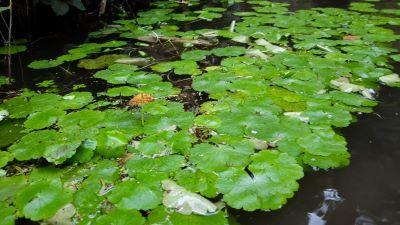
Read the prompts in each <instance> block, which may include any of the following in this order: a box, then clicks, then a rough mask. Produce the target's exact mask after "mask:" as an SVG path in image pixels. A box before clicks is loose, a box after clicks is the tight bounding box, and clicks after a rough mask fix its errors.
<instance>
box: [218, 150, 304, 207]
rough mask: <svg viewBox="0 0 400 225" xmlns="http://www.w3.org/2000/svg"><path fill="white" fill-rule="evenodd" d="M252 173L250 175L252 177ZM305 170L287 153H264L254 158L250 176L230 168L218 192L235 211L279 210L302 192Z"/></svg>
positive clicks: (223, 174) (221, 176) (224, 175)
mask: <svg viewBox="0 0 400 225" xmlns="http://www.w3.org/2000/svg"><path fill="white" fill-rule="evenodd" d="M249 173H250V174H249ZM302 177H303V169H302V167H301V166H299V165H298V164H297V162H296V160H295V159H294V158H292V157H290V156H288V155H287V154H286V153H279V152H277V151H262V152H259V153H257V154H255V155H254V156H252V163H251V164H250V165H249V172H246V171H244V170H242V169H239V168H230V169H228V170H226V171H224V172H222V173H221V174H220V177H219V178H218V181H217V185H216V186H217V189H218V190H219V191H220V192H221V193H223V194H224V200H225V201H226V202H227V203H228V205H230V206H231V207H233V208H236V209H240V208H243V209H244V210H246V211H254V210H256V209H263V210H276V209H279V208H281V207H282V205H284V204H285V203H286V199H287V198H290V197H292V196H293V194H294V191H296V190H297V189H298V188H299V185H298V183H297V182H296V180H298V179H300V178H302Z"/></svg>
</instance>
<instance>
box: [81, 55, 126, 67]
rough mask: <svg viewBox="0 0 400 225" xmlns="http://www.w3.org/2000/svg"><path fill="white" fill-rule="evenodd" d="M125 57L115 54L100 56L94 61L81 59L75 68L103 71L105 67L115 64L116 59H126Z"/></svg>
mask: <svg viewBox="0 0 400 225" xmlns="http://www.w3.org/2000/svg"><path fill="white" fill-rule="evenodd" d="M126 57H128V56H127V55H117V54H111V55H102V56H99V57H97V58H95V59H82V60H80V61H79V62H78V65H77V66H78V67H79V68H84V69H87V70H97V69H103V68H105V67H107V66H110V65H112V64H115V63H116V61H117V59H122V58H126Z"/></svg>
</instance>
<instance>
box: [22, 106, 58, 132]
mask: <svg viewBox="0 0 400 225" xmlns="http://www.w3.org/2000/svg"><path fill="white" fill-rule="evenodd" d="M64 115H65V111H62V110H59V109H55V110H51V109H49V110H46V111H42V112H37V113H32V114H30V115H29V117H28V119H27V120H26V121H25V123H24V126H25V127H26V128H28V129H30V130H40V129H43V128H46V127H49V126H51V125H53V124H54V123H56V122H57V120H58V119H59V118H60V117H62V116H64Z"/></svg>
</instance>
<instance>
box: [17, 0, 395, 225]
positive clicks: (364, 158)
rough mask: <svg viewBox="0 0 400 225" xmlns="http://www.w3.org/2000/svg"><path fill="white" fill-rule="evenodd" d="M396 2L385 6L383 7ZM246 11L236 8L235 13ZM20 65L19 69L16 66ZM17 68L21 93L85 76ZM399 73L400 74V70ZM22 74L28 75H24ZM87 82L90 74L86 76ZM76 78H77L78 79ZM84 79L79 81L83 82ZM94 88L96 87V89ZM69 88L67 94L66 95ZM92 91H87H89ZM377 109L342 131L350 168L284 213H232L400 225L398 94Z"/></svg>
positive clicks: (385, 93)
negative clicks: (39, 84)
mask: <svg viewBox="0 0 400 225" xmlns="http://www.w3.org/2000/svg"><path fill="white" fill-rule="evenodd" d="M280 2H289V3H291V4H292V6H291V7H292V10H296V9H301V8H310V7H340V8H345V7H347V6H348V4H349V3H350V1H346V0H336V1H335V0H323V1H317V0H297V1H295V0H280ZM394 3H396V1H383V2H382V3H379V4H380V7H386V8H388V7H387V6H390V5H393V4H394ZM237 10H239V11H240V10H245V9H244V8H241V7H240V6H239V7H236V8H235V7H233V8H232V9H231V12H232V11H237ZM231 20H232V17H229V16H228V17H225V18H224V19H221V20H218V21H216V22H213V23H209V24H196V23H194V24H192V25H190V26H189V27H187V29H195V28H198V26H201V27H207V28H219V27H223V26H227V25H229V22H230V21H231ZM82 41H84V37H82V36H80V35H77V36H76V37H75V36H73V37H72V36H67V37H66V36H62V35H61V36H54V37H51V36H50V37H47V38H46V39H44V40H39V41H38V42H37V43H34V44H33V45H32V47H33V49H32V50H31V51H30V52H29V56H28V57H27V58H25V57H23V58H22V62H21V64H22V66H23V67H25V65H26V64H27V62H29V61H31V60H32V59H36V58H51V57H55V56H57V55H60V54H62V53H63V49H66V48H68V46H69V44H70V43H81V42H82ZM15 64H16V63H15ZM15 64H14V77H15V78H16V80H17V83H18V84H17V86H19V87H30V88H32V87H34V86H33V85H32V84H34V83H35V82H40V81H43V80H45V79H54V78H55V79H56V81H57V84H59V85H60V88H61V90H64V91H68V90H67V89H68V88H69V87H71V84H72V83H76V82H78V83H80V82H79V81H82V80H85V77H83V76H85V73H82V72H81V73H79V71H78V72H77V74H78V75H77V74H75V75H68V74H66V73H63V72H62V71H61V72H60V71H57V72H55V71H51V70H50V71H43V70H41V71H31V70H26V68H24V69H23V72H24V73H22V71H21V70H20V69H21V68H19V66H18V64H17V65H15ZM395 66H396V71H395V72H396V73H400V65H395ZM22 74H24V75H22ZM86 75H87V76H89V74H86ZM77 76H78V78H77ZM79 76H81V78H79ZM92 86H93V87H95V86H96V84H92ZM63 88H65V89H63ZM91 88H92V87H91V86H89V87H88V89H89V90H90V89H91ZM378 100H379V103H380V104H379V105H378V106H377V107H376V108H375V110H374V113H372V114H365V115H361V116H359V120H358V122H356V123H354V124H352V125H351V126H349V127H347V128H345V129H342V130H341V132H342V133H343V134H344V136H345V137H346V139H347V141H348V148H349V151H350V152H351V155H352V159H351V165H350V166H349V167H347V168H343V169H340V170H333V171H320V172H318V173H310V174H307V175H306V176H305V178H304V179H302V180H301V181H300V190H299V191H298V192H297V193H296V195H295V197H294V198H293V199H290V200H289V202H288V204H287V205H285V206H284V207H283V208H282V209H280V210H278V211H274V212H251V213H247V212H243V211H232V213H233V214H234V215H235V216H234V217H236V219H237V221H238V222H239V223H240V224H241V225H324V224H326V225H353V224H354V225H400V115H399V113H400V89H395V88H388V87H382V89H381V90H380V91H379V98H378ZM210 225H212V224H210Z"/></svg>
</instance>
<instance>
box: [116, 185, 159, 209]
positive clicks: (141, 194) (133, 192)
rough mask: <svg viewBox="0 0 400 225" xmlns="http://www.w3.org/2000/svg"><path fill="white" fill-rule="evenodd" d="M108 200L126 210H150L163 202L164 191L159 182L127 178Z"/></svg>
mask: <svg viewBox="0 0 400 225" xmlns="http://www.w3.org/2000/svg"><path fill="white" fill-rule="evenodd" d="M108 200H109V201H110V202H112V203H114V204H116V205H117V207H118V208H120V209H124V210H132V209H136V210H148V209H154V208H156V207H157V206H158V205H160V204H161V201H162V191H161V187H160V185H159V184H157V183H143V182H139V181H136V180H127V181H124V182H122V183H120V184H118V185H117V186H116V187H115V189H114V190H113V191H112V192H111V194H110V196H109V197H108Z"/></svg>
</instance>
